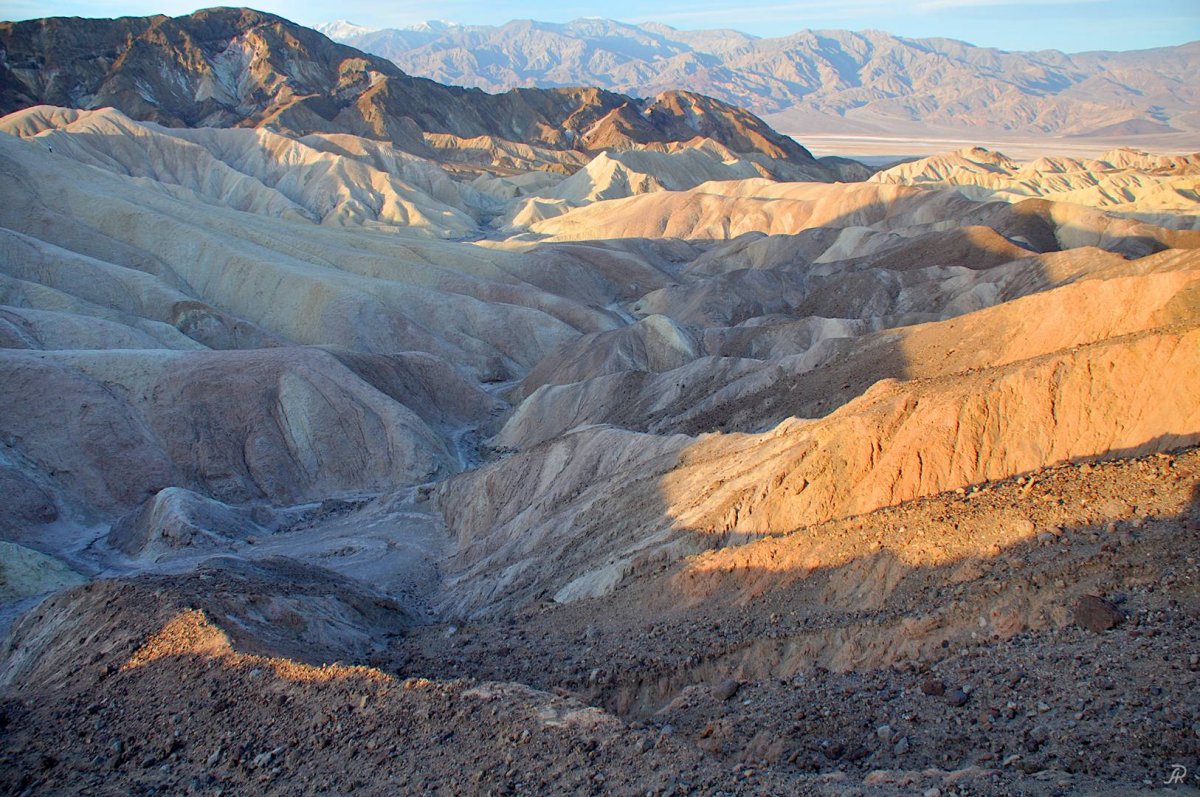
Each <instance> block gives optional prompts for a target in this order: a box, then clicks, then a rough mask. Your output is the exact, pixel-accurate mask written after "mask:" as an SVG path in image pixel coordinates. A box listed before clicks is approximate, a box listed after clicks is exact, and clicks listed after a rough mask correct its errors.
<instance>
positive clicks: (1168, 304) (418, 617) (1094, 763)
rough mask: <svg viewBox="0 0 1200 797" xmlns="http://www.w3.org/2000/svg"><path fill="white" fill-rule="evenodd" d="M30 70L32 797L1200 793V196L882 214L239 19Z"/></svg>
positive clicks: (24, 465) (660, 127)
mask: <svg viewBox="0 0 1200 797" xmlns="http://www.w3.org/2000/svg"><path fill="white" fill-rule="evenodd" d="M32 30H33V28H31V27H30V26H29V24H27V23H18V24H11V23H4V24H2V25H0V43H4V45H5V47H6V48H7V50H6V52H8V56H7V58H8V61H6V62H5V63H4V64H0V67H2V68H3V69H4V70H7V71H5V72H4V75H6V76H7V77H5V81H7V82H4V83H3V89H4V90H3V91H2V92H0V95H2V96H0V100H2V101H3V102H4V103H6V105H5V106H4V107H6V108H11V109H12V110H13V111H14V112H13V113H11V114H9V115H8V116H5V117H3V118H0V179H2V180H3V184H4V186H5V188H4V191H5V193H4V197H3V201H0V498H2V499H3V500H2V501H0V631H2V632H3V633H4V635H5V636H4V641H3V643H2V644H0V792H3V793H6V794H7V793H12V794H86V793H97V794H100V793H109V792H113V793H116V792H120V793H143V792H146V793H149V792H150V791H153V792H154V793H159V794H179V793H204V794H208V793H218V792H220V793H224V794H259V793H261V794H278V795H292V794H300V793H314V794H348V793H364V794H381V795H382V794H418V793H419V794H426V793H431V794H455V795H457V794H645V793H652V794H685V793H698V794H714V793H727V794H728V793H746V794H825V793H839V794H840V793H843V792H844V793H860V792H862V791H866V792H869V793H872V794H875V793H878V794H883V795H900V794H911V793H914V792H915V793H921V794H926V795H930V794H965V793H970V794H981V795H992V796H993V797H1000V796H1001V795H1009V794H1030V795H1037V797H1050V795H1054V794H1067V793H1089V794H1093V793H1094V794H1114V795H1115V794H1133V793H1137V790H1139V789H1142V787H1143V786H1145V785H1146V783H1147V782H1149V783H1150V784H1152V785H1153V784H1157V783H1158V782H1159V781H1160V780H1161V779H1162V778H1163V777H1164V776H1165V774H1164V773H1169V772H1171V771H1172V770H1171V766H1173V765H1174V764H1176V763H1180V762H1184V763H1183V764H1181V765H1183V766H1186V765H1187V764H1186V762H1188V761H1191V760H1193V759H1195V758H1196V756H1197V755H1198V754H1200V746H1198V745H1200V736H1197V733H1196V730H1197V728H1200V702H1198V700H1197V690H1196V689H1195V688H1194V682H1195V678H1196V673H1197V672H1198V671H1200V659H1198V657H1197V651H1198V650H1200V637H1198V636H1197V634H1198V632H1197V629H1198V628H1200V624H1198V623H1197V620H1198V619H1200V592H1198V590H1200V586H1198V585H1200V565H1198V564H1197V560H1198V559H1200V398H1198V397H1200V237H1197V236H1200V201H1198V200H1197V196H1196V185H1195V181H1196V179H1197V156H1196V155H1159V154H1148V153H1138V152H1132V151H1128V150H1117V151H1114V152H1112V153H1109V154H1107V155H1105V156H1102V157H1098V158H1093V159H1090V160H1089V159H1073V158H1067V157H1061V156H1056V154H1055V153H1054V152H1052V151H1047V152H1045V153H1044V155H1045V157H1043V158H1041V159H1040V160H1036V161H1031V162H1020V161H1016V160H1012V159H1010V158H1008V157H1006V156H1004V155H1001V154H1000V153H995V152H989V151H986V150H982V149H979V148H969V149H966V150H962V151H959V152H955V153H949V154H939V155H933V156H931V157H928V158H925V159H922V160H918V161H913V162H909V163H903V164H900V165H896V166H893V167H892V168H889V169H885V170H882V171H879V172H877V173H874V176H871V177H870V179H864V178H866V177H868V176H869V175H871V174H872V173H873V170H872V169H870V168H868V167H867V166H865V165H863V164H856V163H852V162H848V161H845V160H832V161H827V160H816V159H813V158H812V157H811V156H810V155H809V153H808V152H807V150H804V149H803V148H802V147H801V146H799V145H798V144H796V143H795V142H791V141H790V140H789V139H786V138H785V137H783V136H780V135H779V134H777V133H775V132H774V131H772V130H770V128H769V127H768V126H767V125H766V124H765V123H763V122H762V121H761V120H760V119H757V118H756V117H754V116H753V115H751V114H749V113H748V112H746V111H742V110H740V109H737V108H732V107H730V106H725V105H722V104H720V103H716V102H715V101H710V100H708V99H706V98H704V97H700V96H698V95H691V94H687V93H674V94H666V95H663V96H660V97H658V98H657V99H654V100H635V99H632V98H628V97H621V96H620V95H612V94H609V93H607V92H603V91H600V90H596V89H561V90H553V91H543V90H533V89H530V90H522V91H519V92H514V93H512V94H508V95H502V96H491V95H482V94H478V93H472V92H466V91H463V90H459V89H452V88H448V87H444V86H439V85H438V84H432V83H428V82H422V81H418V80H415V79H413V78H409V77H407V76H405V75H402V74H398V73H397V72H396V70H395V68H394V67H392V66H391V65H390V64H388V63H387V62H385V61H383V60H382V59H376V58H374V57H372V56H367V55H365V54H362V53H358V52H357V51H354V50H352V49H349V48H344V47H340V46H337V45H334V44H332V43H331V42H329V41H328V40H326V39H324V38H323V37H321V36H319V35H318V34H317V33H315V32H313V31H307V30H305V29H303V28H299V27H298V26H294V25H292V24H291V23H288V22H286V21H284V20H281V19H279V18H277V17H272V16H270V15H265V14H260V13H258V12H252V11H243V10H236V9H234V10H230V9H224V10H222V9H218V10H213V11H208V12H198V13H197V14H195V15H191V16H189V17H182V18H179V19H176V20H171V19H167V18H165V17H162V18H149V19H142V20H138V19H135V18H130V19H127V20H118V21H112V22H111V24H110V23H107V22H106V23H105V24H103V25H99V24H98V25H97V27H96V29H95V31H94V32H92V33H88V32H87V31H86V30H84V29H83V28H82V27H80V26H79V24H77V23H76V22H74V21H71V20H57V21H48V22H46V23H45V25H43V26H42V28H41V29H40V30H41V31H42V32H41V33H40V34H38V36H33V35H32V33H31V32H30V31H32ZM35 51H36V52H35ZM66 52H70V53H93V54H94V56H95V57H94V58H93V59H92V60H88V59H82V60H80V59H75V60H73V61H72V62H71V64H72V65H71V66H70V68H66V67H63V68H62V69H60V70H59V71H58V72H56V73H55V74H56V75H58V78H56V80H61V81H64V82H65V83H64V85H65V84H70V85H71V86H74V89H72V90H68V89H67V88H64V87H63V86H60V85H59V84H57V83H55V84H53V85H51V84H47V83H45V82H44V81H43V82H41V83H39V82H38V80H40V79H41V78H44V77H45V75H46V72H45V70H47V69H51V68H54V69H58V67H56V66H55V64H60V63H62V58H64V57H65V56H64V55H63V53H66ZM14 53H18V54H19V53H27V55H28V54H29V53H33V55H28V57H25V56H22V58H24V60H19V59H17V56H16V55H14ZM38 53H40V54H41V55H37V54H38ZM110 53H111V54H110ZM118 54H120V57H119V58H118V57H116V56H117V55H118ZM35 55H37V57H34V56H35ZM166 55H170V56H171V58H170V59H168V60H169V63H164V62H163V59H164V58H166ZM51 56H53V57H51ZM176 56H178V58H176ZM38 58H41V59H42V60H41V61H39V60H38ZM72 58H74V56H72ZM81 63H86V64H90V66H86V68H85V67H84V66H80V64H81ZM160 67H161V68H160ZM156 69H157V70H158V71H155V70H156ZM147 70H149V71H147ZM39 76H40V77H39ZM172 87H175V88H172ZM179 87H183V88H180V89H179V90H176V89H177V88H179ZM184 89H186V90H184ZM64 92H65V93H64ZM180 92H182V93H180ZM51 95H53V96H51ZM72 98H74V99H72ZM81 98H90V99H86V101H85V99H81ZM42 101H54V102H58V103H62V104H63V105H62V107H60V106H59V105H44V104H38V103H39V102H42ZM72 104H74V105H79V106H86V107H66V106H67V105H72ZM108 106H112V107H108Z"/></svg>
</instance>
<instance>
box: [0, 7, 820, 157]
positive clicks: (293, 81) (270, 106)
mask: <svg viewBox="0 0 1200 797" xmlns="http://www.w3.org/2000/svg"><path fill="white" fill-rule="evenodd" d="M435 27H436V26H430V30H428V31H425V33H427V34H429V35H438V31H436V30H434V28H435ZM339 29H341V30H345V29H344V28H339ZM39 104H46V105H58V106H64V107H71V108H83V109H92V108H102V107H106V106H111V107H114V108H117V109H118V110H120V111H122V112H123V113H124V114H126V115H127V116H129V117H131V118H133V119H136V120H139V121H152V122H158V123H160V124H163V125H167V126H170V127H267V128H270V129H272V130H276V131H279V132H282V133H285V134H289V135H292V136H304V135H308V134H310V133H350V134H353V135H356V136H362V137H365V138H370V139H375V140H379V141H388V142H391V143H393V144H396V145H397V146H398V147H400V148H401V149H404V150H406V151H408V152H411V153H414V154H418V155H422V156H428V157H431V156H433V154H434V153H433V150H432V149H431V148H432V147H436V146H439V145H440V146H442V147H443V148H446V147H447V146H451V145H448V144H447V143H446V142H445V141H444V140H442V139H436V138H435V139H431V138H430V137H431V136H434V137H437V136H443V137H444V136H453V137H456V139H457V140H458V141H459V143H458V144H454V145H452V147H451V148H453V149H455V150H456V151H457V152H458V153H459V155H460V156H462V157H470V153H471V152H473V151H479V152H483V153H485V154H486V153H487V152H488V150H489V148H490V147H492V146H493V145H494V144H495V142H497V141H503V142H517V143H519V144H522V145H528V146H532V147H535V148H543V149H547V150H551V151H560V152H561V151H566V152H575V153H595V152H599V151H601V150H625V149H631V148H638V147H642V146H656V147H663V146H666V145H670V144H684V143H686V142H689V141H692V140H693V139H701V138H707V139H710V140H712V141H715V142H717V143H719V144H720V145H722V146H724V147H727V148H728V149H729V150H730V151H731V152H733V153H737V154H739V155H744V156H746V157H749V158H751V159H753V160H756V162H761V163H762V165H763V168H764V169H765V170H766V171H768V172H770V173H771V174H775V175H778V176H784V177H791V178H793V179H795V178H799V177H801V176H805V177H808V178H809V179H829V178H830V177H831V176H832V172H830V171H828V170H827V168H826V167H825V166H822V165H819V164H817V163H816V161H815V160H814V159H813V157H812V156H811V155H810V154H809V152H808V151H807V150H805V149H804V148H803V147H802V146H800V145H799V144H797V143H796V142H795V141H794V140H792V139H791V138H788V137H787V136H782V135H780V134H778V133H776V132H775V131H774V130H772V129H771V128H770V127H769V126H768V125H767V124H765V123H764V122H763V121H762V120H761V119H758V118H757V117H755V116H754V115H753V114H751V113H749V112H747V111H745V110H743V109H742V108H740V107H734V106H731V105H727V104H725V103H723V102H720V101H718V100H713V99H710V98H708V97H703V96H700V95H697V94H694V93H690V92H665V93H663V94H661V95H660V96H658V97H656V98H653V99H637V98H631V97H627V96H624V95H621V94H616V93H613V92H610V91H605V90H602V89H596V88H569V89H568V88H557V89H516V90H513V91H508V92H506V93H503V94H487V93H484V92H482V91H479V90H477V89H464V88H460V87H457V86H445V85H441V84H439V83H436V82H434V81H431V80H426V79H424V78H419V77H411V76H409V75H407V74H404V73H403V72H402V71H401V70H400V69H398V68H397V67H396V66H395V64H393V63H392V62H390V61H388V60H385V59H384V58H380V57H377V56H372V55H368V54H365V53H363V52H361V51H359V50H356V49H354V48H353V47H349V46H346V45H342V44H336V43H334V42H332V41H331V40H330V39H328V38H326V37H325V36H323V35H321V34H320V33H317V32H315V31H313V30H310V29H308V28H304V27H301V26H299V25H296V24H294V23H291V22H289V21H287V20H285V19H282V18H280V17H277V16H274V15H271V14H265V13H262V12H258V11H253V10H250V9H237V8H214V9H209V10H206V11H198V12H196V13H194V14H190V15H187V16H181V17H175V18H171V17H166V16H154V17H123V18H121V19H80V18H53V19H44V20H31V21H27V22H16V23H13V22H4V23H0V115H2V114H5V113H9V112H11V111H15V110H19V109H22V108H27V107H30V106H33V105H39ZM476 139H480V141H475V140H476ZM483 139H488V141H483ZM463 142H466V143H463ZM489 142H490V143H489ZM531 157H532V156H531ZM542 160H543V161H545V160H546V159H545V158H542Z"/></svg>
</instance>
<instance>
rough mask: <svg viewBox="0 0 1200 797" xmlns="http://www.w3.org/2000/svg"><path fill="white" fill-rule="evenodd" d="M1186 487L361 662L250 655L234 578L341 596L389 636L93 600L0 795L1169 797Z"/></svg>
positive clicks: (740, 558)
mask: <svg viewBox="0 0 1200 797" xmlns="http://www.w3.org/2000/svg"><path fill="white" fill-rule="evenodd" d="M1198 491H1200V450H1198V449H1195V448H1192V449H1186V450H1180V451H1176V452H1173V453H1169V454H1158V455H1152V456H1148V457H1142V458H1135V459H1124V460H1113V461H1104V462H1086V463H1080V464H1067V465H1062V466H1057V467H1053V468H1049V469H1045V470H1040V471H1037V472H1034V473H1031V474H1027V475H1025V476H1020V477H1015V478H1011V479H1007V480H1004V481H1000V482H995V483H989V484H985V485H979V486H975V487H972V488H966V489H960V490H957V491H953V492H948V493H942V494H938V495H935V496H932V497H928V498H924V499H919V500H916V501H913V502H909V503H906V504H903V505H900V506H895V507H890V508H885V509H881V510H878V511H875V512H872V513H869V514H866V515H861V516H856V517H850V518H843V519H838V520H834V521H829V522H826V523H823V524H819V525H814V526H810V527H807V528H804V529H801V530H799V531H797V532H794V533H791V534H786V535H779V536H769V537H763V538H760V539H756V540H752V541H749V542H746V543H744V544H740V545H731V546H728V547H724V548H720V549H716V550H712V551H709V552H707V553H701V554H698V555H696V556H693V557H689V558H686V559H683V560H681V561H679V562H676V563H674V564H671V565H663V566H662V567H661V569H658V570H657V571H655V572H644V573H640V574H637V575H635V576H633V577H631V578H630V579H628V580H627V581H626V582H625V583H624V584H623V585H622V586H621V587H620V588H619V589H617V590H616V591H615V592H613V593H611V594H610V595H608V596H606V597H604V598H598V599H593V600H585V601H579V602H575V603H571V604H566V605H559V604H554V603H549V602H544V603H542V604H540V605H534V606H531V607H528V608H526V609H524V610H522V611H520V612H517V613H514V614H512V615H510V616H506V617H501V618H498V619H495V620H490V621H483V620H481V621H475V622H466V621H460V622H455V623H448V622H442V623H438V624H434V625H425V626H415V627H411V628H408V629H407V631H405V630H404V629H402V628H400V627H399V626H401V625H403V623H401V622H399V621H396V620H394V619H393V622H394V623H395V624H396V625H397V627H396V628H395V629H393V630H394V631H395V632H396V633H393V634H391V635H390V640H391V641H390V642H389V644H388V645H387V646H386V647H384V648H376V649H374V651H373V652H372V653H371V654H370V656H369V658H370V661H371V665H372V666H351V665H347V664H343V663H324V664H303V663H300V661H299V659H301V658H303V657H304V653H306V652H307V653H308V654H309V655H310V656H311V655H312V653H313V652H314V648H313V647H312V646H307V647H304V648H296V650H295V652H296V654H297V655H296V656H295V657H294V658H285V657H281V656H279V655H275V656H270V655H261V654H259V653H255V649H256V647H260V646H262V645H263V644H264V643H263V642H262V640H263V638H264V635H263V632H262V630H261V629H255V628H254V627H253V621H252V620H247V619H245V618H251V617H252V616H253V613H252V612H247V611H245V610H244V608H245V605H246V604H247V603H249V604H253V603H254V602H255V601H256V600H257V598H256V596H255V595H254V594H252V591H253V590H256V589H261V588H262V586H261V584H262V581H261V579H265V578H272V577H273V578H276V579H278V580H280V581H286V583H287V584H288V585H289V587H288V588H287V589H286V590H284V591H283V593H282V594H283V597H282V598H279V597H278V596H277V597H276V598H273V599H272V600H287V599H289V598H292V599H295V598H297V597H298V596H299V597H305V596H307V598H308V599H309V600H310V601H311V600H312V599H313V598H314V597H315V596H320V595H326V596H327V595H330V594H336V592H337V591H338V590H342V592H343V597H342V598H340V601H341V604H340V605H341V606H343V607H344V606H345V605H351V606H353V612H354V613H355V614H356V615H357V617H358V619H359V621H360V622H361V623H363V624H366V625H368V626H371V625H374V626H375V627H378V625H379V624H380V623H382V622H385V620H384V618H395V616H396V615H397V614H398V613H399V612H398V610H397V609H398V607H395V606H388V605H386V603H385V602H380V601H377V600H376V601H374V602H372V601H369V600H368V601H365V602H361V603H357V604H356V603H354V601H353V600H351V599H349V598H346V597H345V596H344V595H345V593H348V592H349V591H350V590H351V589H352V587H351V586H349V585H348V583H340V582H337V581H336V580H334V579H331V577H329V576H328V575H322V574H318V573H317V572H316V571H315V569H313V570H312V571H306V572H299V571H296V570H294V569H293V570H289V569H288V567H292V568H295V567H297V566H295V565H291V566H288V565H284V564H278V565H272V564H270V563H269V562H268V563H259V564H258V565H256V567H258V568H259V569H260V571H261V572H257V573H248V572H245V571H246V568H244V567H243V568H240V569H239V568H238V567H232V566H231V567H228V568H225V569H222V568H220V567H212V568H207V569H206V568H201V569H200V570H199V571H197V573H196V574H193V575H191V576H188V577H164V576H146V577H140V578H135V579H131V580H126V581H118V582H103V581H101V582H94V583H93V584H90V585H87V586H85V587H82V588H80V589H79V590H76V591H72V592H66V593H60V594H59V595H57V596H55V597H53V598H51V599H49V600H48V601H47V602H46V603H45V604H43V606H42V607H39V609H38V610H37V611H38V612H39V613H45V614H46V615H47V616H54V617H55V618H56V619H55V621H54V623H53V624H51V625H50V626H49V627H47V626H46V625H44V624H43V625H39V624H38V622H37V621H36V620H37V619H40V618H35V619H33V620H30V621H27V622H26V623H25V625H23V626H18V628H17V629H16V631H15V633H14V637H13V640H11V641H10V649H9V651H8V654H9V655H10V656H16V657H17V659H18V664H17V667H18V668H20V666H21V663H20V656H21V651H22V649H24V648H28V647H31V646H32V645H33V644H34V643H36V644H39V645H47V644H49V645H52V646H53V647H54V649H55V650H56V652H57V653H58V654H59V655H58V656H56V657H55V658H54V659H53V660H51V661H47V660H46V659H45V658H41V659H37V660H31V661H30V662H29V663H28V667H29V669H28V670H27V671H26V672H24V673H23V675H24V678H23V680H24V682H25V684H26V685H25V686H24V687H23V688H22V690H21V691H20V692H19V693H13V692H12V691H10V692H9V693H8V694H7V696H6V698H5V701H4V703H3V706H2V713H0V727H2V729H3V730H2V731H0V732H2V733H3V737H2V738H3V748H4V751H3V754H2V755H3V758H0V773H2V774H0V787H2V788H3V790H4V791H5V792H6V793H12V794H22V793H29V794H32V793H53V794H97V795H99V794H147V795H148V794H182V793H195V794H226V795H231V794H250V793H262V794H346V793H355V794H358V793H362V794H394V793H437V794H538V793H547V792H551V791H552V792H555V793H567V794H689V793H695V794H717V793H724V794H830V795H834V794H836V795H852V794H853V795H859V794H882V795H892V794H895V795H901V794H905V795H906V794H924V795H1017V794H1028V795H1067V794H1097V795H1113V797H1116V795H1123V794H1132V793H1139V792H1142V791H1145V792H1146V793H1155V794H1171V793H1174V794H1191V793H1195V790H1194V789H1193V788H1191V787H1190V786H1189V785H1188V784H1186V783H1185V784H1183V785H1166V781H1167V780H1169V779H1170V776H1171V772H1172V768H1173V766H1174V765H1176V764H1178V765H1180V766H1186V767H1187V768H1188V769H1189V770H1191V771H1194V770H1192V767H1193V766H1194V764H1195V762H1196V761H1197V757H1198V755H1200V697H1198V696H1200V690H1198V689H1197V688H1196V682H1197V676H1198V674H1200V655H1198V654H1200V630H1198V629H1197V607H1198V606H1200V602H1198V601H1197V590H1198V585H1200V502H1198V500H1197V495H1198ZM934 539H936V540H938V541H939V544H938V545H936V546H934V545H932V544H931V542H930V541H932V540H934ZM272 567H275V568H277V569H278V571H279V572H274V573H272V572H269V571H271V568H272ZM256 579H260V580H256ZM306 579H307V581H306ZM97 593H98V594H97ZM342 611H344V608H343V609H342ZM335 613H336V612H335V610H334V609H330V615H331V616H332V615H333V614H335ZM314 614H315V612H314ZM239 617H241V618H243V619H242V620H240V621H239V620H238V619H237V618H239ZM296 622H297V623H303V622H304V621H303V620H300V619H299V618H297V619H296ZM310 622H314V621H310ZM330 622H333V620H330ZM278 625H279V624H278V623H277V624H276V626H278ZM25 628H28V629H29V630H30V631H31V632H35V633H37V634H39V635H40V636H39V638H37V639H30V638H27V637H26V636H23V629H25ZM225 629H229V630H225ZM273 633H275V634H276V637H275V638H273V639H270V640H269V647H270V648H271V649H272V650H274V651H280V650H287V649H288V644H289V642H288V637H287V629H286V628H283V629H282V630H281V629H279V628H278V627H276V628H275V630H274V632H273ZM293 641H294V640H293ZM317 652H318V654H319V653H320V651H319V650H318V651H317ZM317 658H320V656H319V655H318V656H317Z"/></svg>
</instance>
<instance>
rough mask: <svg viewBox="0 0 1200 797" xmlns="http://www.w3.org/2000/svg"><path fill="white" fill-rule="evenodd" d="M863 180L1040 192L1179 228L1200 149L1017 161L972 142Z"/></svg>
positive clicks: (981, 191)
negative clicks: (1195, 151)
mask: <svg viewBox="0 0 1200 797" xmlns="http://www.w3.org/2000/svg"><path fill="white" fill-rule="evenodd" d="M870 182H878V183H889V184H897V185H926V186H940V187H945V186H956V187H958V188H959V189H960V190H962V191H963V192H964V193H967V194H969V195H970V196H974V197H977V198H995V199H1005V200H1008V201H1019V200H1021V199H1024V198H1027V197H1043V198H1046V199H1052V200H1054V201H1057V202H1066V203H1070V204H1075V205H1084V206H1087V207H1093V208H1101V209H1104V210H1107V211H1111V212H1114V213H1120V214H1122V215H1127V216H1131V217H1136V218H1142V219H1144V220H1147V221H1151V222H1153V223H1155V224H1159V225H1162V226H1167V227H1174V228H1179V229H1197V224H1198V222H1197V218H1198V216H1200V195H1198V194H1197V190H1198V189H1200V154H1192V155H1177V156H1170V155H1151V154H1148V153H1145V152H1139V151H1136V150H1130V149H1121V150H1114V151H1112V152H1109V153H1106V154H1104V155H1102V156H1100V157H1099V158H1096V159H1094V160H1093V159H1087V160H1078V159H1075V158H1061V157H1060V158H1056V157H1043V158H1039V159H1038V160H1035V161H1032V162H1030V163H1026V164H1022V163H1019V162H1017V161H1013V160H1011V159H1009V158H1007V157H1006V156H1004V155H1003V154H1001V153H999V152H991V151H989V150H986V149H984V148H982V147H972V148H969V149H963V150H959V151H957V152H952V153H947V154H942V155H934V156H931V157H928V158H922V159H921V160H917V161H913V162H911V163H904V164H901V165H899V166H893V167H892V168H890V169H887V170H885V171H882V172H879V173H877V174H875V175H873V176H872V177H871V178H870Z"/></svg>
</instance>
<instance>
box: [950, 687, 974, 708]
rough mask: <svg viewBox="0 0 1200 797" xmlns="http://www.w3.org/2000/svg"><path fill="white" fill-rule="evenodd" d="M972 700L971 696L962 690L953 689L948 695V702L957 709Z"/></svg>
mask: <svg viewBox="0 0 1200 797" xmlns="http://www.w3.org/2000/svg"><path fill="white" fill-rule="evenodd" d="M970 699H971V698H970V695H968V694H967V693H966V692H964V691H963V690H961V689H952V690H950V691H949V692H947V693H946V702H947V703H949V704H950V705H952V706H954V707H955V708H961V707H962V706H965V705H966V704H967V701H968V700H970Z"/></svg>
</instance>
